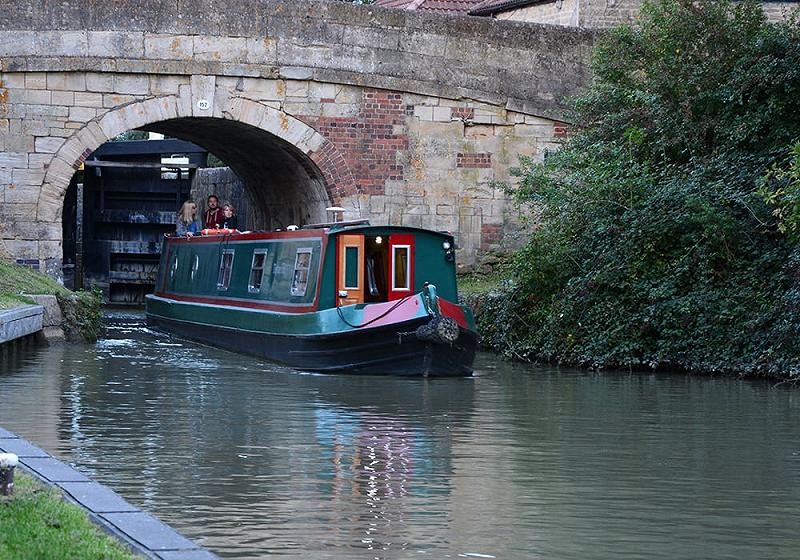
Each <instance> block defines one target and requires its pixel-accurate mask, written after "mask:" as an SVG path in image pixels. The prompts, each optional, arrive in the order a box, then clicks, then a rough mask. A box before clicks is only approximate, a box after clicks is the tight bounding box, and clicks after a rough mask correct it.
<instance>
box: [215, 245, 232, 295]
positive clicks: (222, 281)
mask: <svg viewBox="0 0 800 560" xmlns="http://www.w3.org/2000/svg"><path fill="white" fill-rule="evenodd" d="M235 252H236V251H235V249H226V250H225V251H223V252H222V259H220V261H219V277H218V279H217V289H218V290H227V289H228V286H229V285H230V283H231V270H233V255H234V253H235Z"/></svg>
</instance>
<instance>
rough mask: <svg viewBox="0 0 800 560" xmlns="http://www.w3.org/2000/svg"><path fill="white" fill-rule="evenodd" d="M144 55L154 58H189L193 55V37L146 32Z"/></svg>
mask: <svg viewBox="0 0 800 560" xmlns="http://www.w3.org/2000/svg"><path fill="white" fill-rule="evenodd" d="M144 55H145V57H146V58H148V59H154V60H191V59H192V56H193V55H194V37H192V36H191V35H160V34H150V33H146V34H145V36H144Z"/></svg>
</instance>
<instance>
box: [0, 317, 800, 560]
mask: <svg viewBox="0 0 800 560" xmlns="http://www.w3.org/2000/svg"><path fill="white" fill-rule="evenodd" d="M476 365H477V376H476V377H475V378H472V379H446V380H435V379H434V380H428V381H426V380H418V379H395V378H390V379H382V378H359V377H347V376H321V375H309V374H300V373H297V372H294V371H291V370H288V369H285V368H282V367H276V366H274V365H270V364H268V363H266V362H264V361H259V360H257V359H253V358H250V357H246V356H240V355H236V354H231V353H226V352H222V351H219V350H215V349H211V348H207V347H202V346H197V345H194V344H190V343H187V342H184V341H181V340H178V339H175V338H172V337H170V336H168V335H166V334H163V333H159V332H155V331H152V330H149V329H148V328H146V326H145V324H144V321H143V316H142V315H141V314H136V313H128V312H116V313H112V314H110V315H109V316H108V317H107V330H106V336H105V338H104V339H103V340H101V341H100V342H98V343H97V344H96V345H73V344H70V345H57V346H52V347H49V348H44V349H37V350H35V351H32V352H30V353H28V354H25V355H23V356H19V357H18V359H16V360H13V361H7V362H4V363H3V364H2V367H3V372H2V374H0V426H3V427H5V428H7V429H10V430H12V431H15V432H17V433H18V434H20V435H22V436H24V437H26V438H28V439H30V440H32V441H33V442H34V443H36V444H38V445H40V446H42V447H44V448H45V449H47V450H48V451H50V452H51V453H53V454H55V455H57V456H58V457H60V458H61V459H63V460H65V461H67V462H69V463H72V464H74V465H75V466H76V467H77V468H78V469H79V470H81V471H82V472H84V473H86V474H87V475H89V476H91V477H93V478H95V479H96V480H98V481H100V482H102V483H104V484H107V485H108V486H110V487H112V488H113V489H115V490H116V491H117V492H119V493H120V494H122V495H123V496H125V497H126V498H127V499H128V500H129V501H131V502H133V503H135V504H136V505H138V506H140V507H142V508H144V509H146V510H148V511H150V512H151V513H153V514H155V515H157V516H158V517H160V518H161V519H163V520H164V521H166V522H167V523H169V524H170V525H172V526H173V527H175V528H176V529H177V530H179V531H180V532H182V533H183V534H185V535H187V536H189V537H191V538H193V539H195V540H196V541H197V542H198V543H200V544H202V545H203V546H205V547H207V548H209V549H211V550H213V551H215V552H216V553H218V554H219V555H220V556H222V557H226V558H263V557H265V556H268V555H275V556H282V557H302V558H313V559H350V558H355V559H361V558H365V559H368V558H386V559H406V558H409V559H427V558H431V559H440V558H506V559H526V560H527V559H539V558H541V559H547V560H560V559H564V560H568V559H575V560H587V559H603V560H605V559H615V560H619V559H628V558H630V559H633V558H636V559H645V558H646V559H661V558H663V559H670V560H672V559H676V558H687V559H688V558H702V559H723V558H730V559H745V558H746V559H792V560H795V559H797V558H800V531H799V530H798V529H800V507H798V504H800V392H798V390H797V389H796V388H794V387H791V386H778V387H774V386H773V385H772V384H770V383H767V382H759V381H741V380H731V379H713V378H699V377H687V376H684V375H665V374H662V375H647V374H644V375H642V374H628V373H601V374H598V373H587V372H581V371H573V370H563V369H562V370H558V369H545V368H536V367H532V366H525V365H515V364H509V363H505V362H501V361H499V360H497V358H496V357H494V356H492V355H489V354H482V355H479V356H478V359H477V364H476Z"/></svg>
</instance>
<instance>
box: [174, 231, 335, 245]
mask: <svg viewBox="0 0 800 560" xmlns="http://www.w3.org/2000/svg"><path fill="white" fill-rule="evenodd" d="M325 237H327V230H297V231H269V232H259V233H233V234H230V235H196V236H194V237H182V236H181V237H170V238H169V241H170V243H220V242H222V241H225V240H226V239H227V241H260V240H264V239H324V238H325Z"/></svg>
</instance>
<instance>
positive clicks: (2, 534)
mask: <svg viewBox="0 0 800 560" xmlns="http://www.w3.org/2000/svg"><path fill="white" fill-rule="evenodd" d="M14 482H15V484H14V486H15V487H14V490H15V493H14V494H12V495H11V496H0V558H15V559H17V560H28V559H30V560H34V559H36V560H44V559H48V558H52V559H54V560H55V559H62V558H70V559H74V560H79V559H87V560H88V559H90V558H92V559H94V558H108V559H112V558H113V559H131V560H132V559H134V558H138V557H137V556H134V555H133V554H131V553H130V552H128V550H127V549H125V548H124V547H123V546H122V545H121V544H120V543H118V542H117V541H115V540H113V539H112V538H111V537H109V536H108V535H105V534H103V533H102V532H101V531H100V530H99V529H98V527H97V526H95V525H94V524H92V523H91V522H90V521H89V519H88V518H87V517H86V514H85V513H84V512H83V510H81V509H80V508H79V507H78V506H75V505H71V504H68V503H66V502H64V500H63V499H62V498H61V495H60V493H59V492H58V491H57V490H55V489H53V488H46V487H43V486H42V485H40V484H39V483H37V482H36V481H35V480H34V479H33V478H31V477H30V476H28V475H26V474H24V473H19V472H18V473H17V474H16V476H15V481H14Z"/></svg>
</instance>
